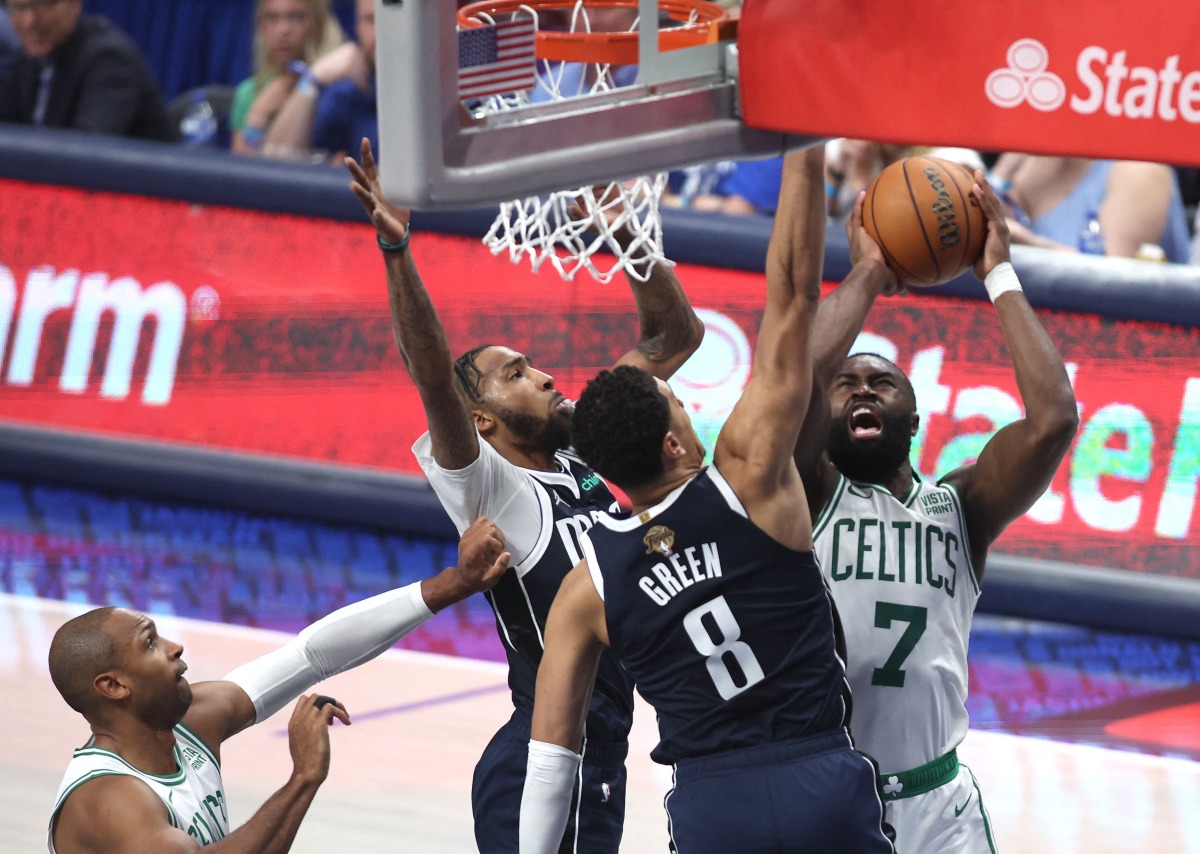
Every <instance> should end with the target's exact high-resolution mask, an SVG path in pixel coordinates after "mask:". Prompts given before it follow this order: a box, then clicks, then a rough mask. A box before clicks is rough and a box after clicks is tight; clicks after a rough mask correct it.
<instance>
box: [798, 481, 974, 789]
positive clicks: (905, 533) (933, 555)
mask: <svg viewBox="0 0 1200 854" xmlns="http://www.w3.org/2000/svg"><path fill="white" fill-rule="evenodd" d="M814 539H815V551H816V553H817V559H818V560H819V561H820V563H821V571H822V572H823V573H824V575H825V578H826V580H827V581H828V583H829V589H830V591H831V592H832V594H833V599H834V602H835V603H836V604H837V609H838V614H839V615H840V616H841V621H842V627H843V629H844V631H845V635H846V655H847V659H848V660H847V662H846V673H847V675H848V677H849V680H850V688H851V691H852V692H853V698H854V706H853V712H852V717H851V719H850V731H851V733H852V734H853V736H854V741H855V744H856V745H857V746H858V747H859V748H860V749H862V750H863V751H865V752H867V753H869V754H871V755H872V756H874V757H875V759H876V760H877V761H878V762H879V770H880V771H881V772H882V773H884V774H887V773H894V772H899V771H907V770H909V769H912V768H916V767H918V766H920V765H924V764H925V763H927V762H930V761H931V760H934V759H937V758H938V757H939V756H942V755H943V754H945V753H948V752H949V751H950V750H953V749H954V748H955V747H957V746H958V744H959V742H961V741H962V740H963V737H964V736H965V735H966V734H967V710H966V707H965V705H964V704H965V702H966V699H967V638H968V636H969V635H970V632H971V618H972V615H973V614H974V611H975V603H976V602H977V601H978V599H979V583H978V581H977V580H976V577H975V571H974V568H973V567H972V566H971V558H970V546H969V544H968V542H967V528H966V521H965V519H964V517H963V509H962V502H961V499H960V498H959V495H958V493H957V491H955V489H954V487H952V486H950V485H948V484H937V485H931V484H927V483H922V482H920V481H917V480H914V482H913V486H912V490H911V491H910V492H909V494H908V495H907V496H906V498H905V500H904V501H897V500H896V498H895V497H894V496H893V495H892V494H891V493H890V492H888V491H887V490H885V489H883V488H881V487H878V486H874V485H872V484H866V483H856V482H854V481H849V480H847V479H846V478H844V477H842V476H841V475H840V474H839V475H838V479H837V485H836V486H835V487H834V490H833V496H832V497H831V498H830V499H829V503H828V504H827V505H826V506H825V509H824V510H823V511H822V512H821V515H820V516H819V517H818V518H817V520H816V524H815V527H814Z"/></svg>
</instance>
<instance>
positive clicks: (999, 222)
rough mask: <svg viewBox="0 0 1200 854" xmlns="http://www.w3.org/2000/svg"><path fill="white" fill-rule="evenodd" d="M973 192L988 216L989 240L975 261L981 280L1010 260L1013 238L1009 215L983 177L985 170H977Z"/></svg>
mask: <svg viewBox="0 0 1200 854" xmlns="http://www.w3.org/2000/svg"><path fill="white" fill-rule="evenodd" d="M971 192H972V193H974V194H975V198H977V199H979V204H980V206H981V207H982V208H983V215H984V216H986V217H987V224H988V225H987V230H988V231H987V240H986V241H985V242H984V244H983V254H982V255H980V256H979V260H978V261H976V262H975V275H976V276H978V277H979V280H980V281H983V280H984V279H985V278H987V274H988V273H990V272H991V271H992V268H993V267H995V266H996V265H997V264H1003V263H1004V262H1005V261H1007V260H1009V243H1010V242H1011V238H1010V236H1009V229H1008V217H1007V216H1006V215H1005V212H1004V204H1003V203H1002V202H1001V201H1000V197H999V196H997V195H996V191H995V190H993V189H992V185H991V184H989V183H988V182H987V178H985V177H983V171H982V170H980V169H976V170H975V185H974V186H973V187H971Z"/></svg>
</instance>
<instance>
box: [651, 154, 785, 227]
mask: <svg viewBox="0 0 1200 854" xmlns="http://www.w3.org/2000/svg"><path fill="white" fill-rule="evenodd" d="M782 175H783V158H782V157H770V158H767V159H766V160H737V161H734V160H724V161H721V162H720V163H707V164H704V165H702V166H691V167H689V168H687V169H683V170H680V171H678V172H673V173H671V176H670V184H669V186H670V189H669V190H668V191H667V192H665V193H663V200H662V205H663V206H664V207H669V208H689V209H691V210H696V211H709V212H711V213H723V214H733V215H743V214H757V213H762V214H773V213H774V212H775V202H776V200H777V199H778V198H779V184H780V181H781V179H782Z"/></svg>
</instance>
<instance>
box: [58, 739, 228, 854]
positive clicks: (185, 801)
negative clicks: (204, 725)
mask: <svg viewBox="0 0 1200 854" xmlns="http://www.w3.org/2000/svg"><path fill="white" fill-rule="evenodd" d="M175 764H176V766H177V768H178V769H179V770H177V771H176V772H175V773H174V774H168V775H166V776H161V777H160V776H158V775H157V774H147V773H145V772H144V771H139V770H138V769H136V768H134V767H133V766H132V765H130V764H129V763H128V762H126V761H125V760H124V759H122V758H121V757H120V756H118V755H117V754H115V753H113V752H112V751H111V750H105V749H103V748H100V747H96V746H94V745H93V744H92V743H91V742H90V741H89V742H88V743H87V744H86V745H84V746H83V747H81V748H79V749H78V750H76V751H75V755H74V758H73V759H72V760H71V764H70V765H68V766H67V773H66V774H64V775H63V780H62V783H61V784H60V785H59V787H58V797H57V798H55V801H54V811H53V812H52V813H51V814H50V830H49V834H48V836H47V839H46V844H47V846H48V847H49V849H50V854H54V820H55V819H56V818H57V817H58V811H59V810H60V809H62V805H63V803H64V802H65V801H66V799H67V798H68V797H70V795H71V793H72V792H73V791H75V790H76V789H77V788H79V787H80V786H82V785H83V784H84V783H86V782H88V781H89V780H95V779H96V778H97V777H104V776H106V775H109V774H123V775H125V776H128V777H137V778H138V779H139V780H141V781H142V782H144V783H145V784H146V785H147V786H149V787H150V788H151V789H153V790H154V793H155V794H156V795H158V796H159V797H160V798H161V799H162V802H163V805H164V806H166V808H167V820H168V821H170V822H171V826H172V827H177V828H179V829H180V830H182V831H183V832H185V833H186V834H187V835H188V836H190V837H192V838H193V839H195V840H196V841H197V842H199V843H200V844H201V845H209V844H211V843H213V842H216V841H217V840H219V839H224V838H225V837H226V836H228V835H229V812H228V810H227V809H226V808H225V786H224V785H223V784H222V782H221V768H220V766H219V765H218V764H217V759H216V757H215V756H213V755H212V751H210V750H209V749H208V745H206V744H205V743H204V742H203V741H201V740H200V737H199V736H198V735H196V733H194V732H193V731H192V730H190V729H188V728H187V727H186V726H184V725H183V724H176V725H175Z"/></svg>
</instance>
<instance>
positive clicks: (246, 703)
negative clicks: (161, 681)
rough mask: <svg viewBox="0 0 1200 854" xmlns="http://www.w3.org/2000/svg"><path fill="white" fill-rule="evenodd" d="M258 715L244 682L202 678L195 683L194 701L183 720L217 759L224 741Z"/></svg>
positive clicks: (251, 723) (250, 723)
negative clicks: (238, 683)
mask: <svg viewBox="0 0 1200 854" xmlns="http://www.w3.org/2000/svg"><path fill="white" fill-rule="evenodd" d="M255 719H256V713H255V709H254V703H253V701H252V700H251V699H250V697H249V696H248V695H247V694H246V692H245V691H244V690H243V689H242V688H241V686H239V685H237V684H235V683H233V682H227V681H212V682H198V683H196V684H194V685H193V686H192V705H191V706H189V707H188V711H187V714H186V715H184V717H183V723H185V724H187V725H188V726H189V727H190V728H191V729H192V730H194V731H195V732H196V734H197V735H199V736H200V738H202V739H203V740H204V743H205V744H207V745H208V748H209V750H211V751H212V752H213V755H214V756H216V757H217V759H220V758H221V743H222V742H223V741H225V740H226V739H227V738H229V737H231V736H233V735H236V734H237V733H239V732H241V731H242V730H244V729H245V728H246V727H248V726H253V725H254V722H255Z"/></svg>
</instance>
